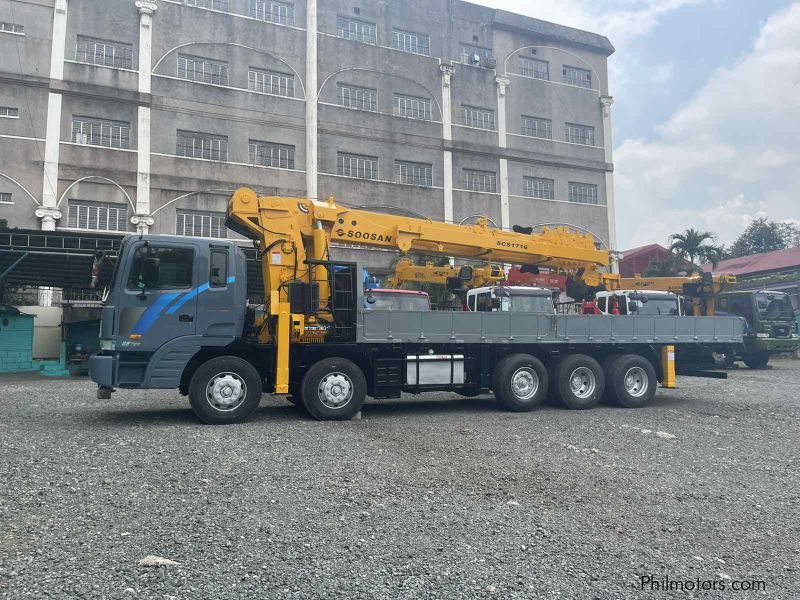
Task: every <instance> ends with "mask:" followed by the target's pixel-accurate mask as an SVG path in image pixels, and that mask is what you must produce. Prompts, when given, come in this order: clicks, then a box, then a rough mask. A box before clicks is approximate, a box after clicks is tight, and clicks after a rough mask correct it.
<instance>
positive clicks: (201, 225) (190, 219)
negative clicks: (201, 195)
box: [175, 209, 228, 238]
mask: <svg viewBox="0 0 800 600" xmlns="http://www.w3.org/2000/svg"><path fill="white" fill-rule="evenodd" d="M175 233H176V234H178V235H187V236H189V237H204V238H226V237H228V230H227V229H226V228H225V213H219V212H200V211H196V210H180V209H178V223H177V226H176V228H175Z"/></svg>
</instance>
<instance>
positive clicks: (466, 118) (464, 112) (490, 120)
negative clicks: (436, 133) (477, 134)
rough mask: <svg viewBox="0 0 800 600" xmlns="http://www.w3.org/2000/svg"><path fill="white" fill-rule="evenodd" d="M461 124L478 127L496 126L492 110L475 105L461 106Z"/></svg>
mask: <svg viewBox="0 0 800 600" xmlns="http://www.w3.org/2000/svg"><path fill="white" fill-rule="evenodd" d="M461 124H462V125H466V126H467V127H477V128H478V129H492V130H494V129H495V128H496V126H495V119H494V111H493V110H489V109H488V108H477V107H475V106H462V107H461Z"/></svg>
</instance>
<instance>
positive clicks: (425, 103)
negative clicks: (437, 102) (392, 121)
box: [394, 94, 431, 121]
mask: <svg viewBox="0 0 800 600" xmlns="http://www.w3.org/2000/svg"><path fill="white" fill-rule="evenodd" d="M394 114H396V115H397V116H399V117H408V118H409V119H421V120H423V121H430V120H431V100H430V98H417V97H415V96H406V95H405V94H395V95H394Z"/></svg>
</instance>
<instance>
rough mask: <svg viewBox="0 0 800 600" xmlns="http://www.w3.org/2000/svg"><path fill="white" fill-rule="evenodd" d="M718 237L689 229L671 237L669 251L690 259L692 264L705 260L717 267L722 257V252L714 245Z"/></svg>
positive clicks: (707, 232)
mask: <svg viewBox="0 0 800 600" xmlns="http://www.w3.org/2000/svg"><path fill="white" fill-rule="evenodd" d="M715 239H716V236H715V235H714V234H713V233H711V232H710V231H698V230H697V229H694V228H691V227H690V228H689V229H687V230H686V231H684V232H683V233H673V234H672V235H671V236H669V241H670V246H669V249H670V250H671V251H672V252H674V253H675V254H677V255H678V256H680V257H681V258H684V259H688V260H689V262H691V263H692V264H697V261H698V260H701V259H702V260H705V261H708V262H711V263H713V264H714V265H716V264H717V263H718V262H719V260H720V258H721V257H722V250H721V249H720V248H718V247H717V246H714V245H713V244H709V243H707V242H713V241H714V240H715Z"/></svg>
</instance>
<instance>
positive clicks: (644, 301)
mask: <svg viewBox="0 0 800 600" xmlns="http://www.w3.org/2000/svg"><path fill="white" fill-rule="evenodd" d="M628 298H629V299H631V300H634V301H636V302H641V303H642V304H647V301H648V300H649V298H648V297H647V296H646V295H645V294H642V293H639V292H634V293H633V294H631V295H630V296H628Z"/></svg>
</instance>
